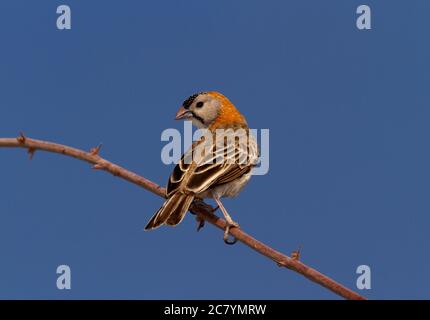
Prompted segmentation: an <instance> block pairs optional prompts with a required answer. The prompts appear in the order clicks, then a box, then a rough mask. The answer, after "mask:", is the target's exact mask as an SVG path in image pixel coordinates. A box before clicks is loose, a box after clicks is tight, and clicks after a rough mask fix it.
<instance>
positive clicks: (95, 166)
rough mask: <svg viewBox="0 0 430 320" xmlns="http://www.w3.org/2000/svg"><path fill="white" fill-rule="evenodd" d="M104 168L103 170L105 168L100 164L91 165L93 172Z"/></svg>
mask: <svg viewBox="0 0 430 320" xmlns="http://www.w3.org/2000/svg"><path fill="white" fill-rule="evenodd" d="M104 168H105V166H104V165H102V164H100V163H97V164H95V165H93V169H94V170H102V169H104Z"/></svg>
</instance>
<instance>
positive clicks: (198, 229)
mask: <svg viewBox="0 0 430 320" xmlns="http://www.w3.org/2000/svg"><path fill="white" fill-rule="evenodd" d="M196 221H197V223H198V225H197V232H199V231H200V229H201V228H203V227H204V226H205V220H204V219H202V218H200V217H199V216H197V217H196Z"/></svg>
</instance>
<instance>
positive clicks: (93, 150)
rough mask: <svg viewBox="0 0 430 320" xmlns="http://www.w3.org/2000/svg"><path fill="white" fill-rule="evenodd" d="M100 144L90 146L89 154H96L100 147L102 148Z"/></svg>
mask: <svg viewBox="0 0 430 320" xmlns="http://www.w3.org/2000/svg"><path fill="white" fill-rule="evenodd" d="M102 145H103V144H102V143H100V144H99V145H98V146H97V147H94V148H91V150H90V154H91V155H93V156H98V155H99V152H100V149H101V148H102Z"/></svg>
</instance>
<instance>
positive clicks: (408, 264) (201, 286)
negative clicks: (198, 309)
mask: <svg viewBox="0 0 430 320" xmlns="http://www.w3.org/2000/svg"><path fill="white" fill-rule="evenodd" d="M63 3H65V4H68V5H70V7H71V9H72V30H70V31H59V30H57V29H56V19H57V14H56V8H57V6H58V5H60V4H63ZM362 3H363V2H362V1H344V0H336V1H335V0H333V1H316V0H315V1H303V0H300V1H298V0H297V1H266V2H264V3H263V2H261V1H250V0H246V1H245V0H242V1H228V0H218V1H197V0H194V1H173V0H172V1H72V0H67V1H30V0H28V1H12V0H7V1H1V2H0V39H1V47H0V88H1V93H0V111H1V116H0V136H1V137H14V136H16V135H17V134H18V132H19V131H20V130H22V131H24V132H25V133H26V134H27V135H29V136H31V137H34V138H39V139H46V140H52V141H56V142H59V143H64V144H68V145H71V146H75V147H78V148H82V149H87V150H88V149H90V148H91V147H93V146H95V145H97V144H98V143H99V142H103V149H102V156H104V157H106V158H107V159H110V160H112V161H114V162H116V163H118V164H120V165H123V166H125V167H127V168H129V169H131V170H134V171H136V172H137V173H140V174H142V175H144V176H146V177H148V178H150V179H152V180H154V181H156V182H158V183H161V184H163V185H164V184H165V182H166V181H167V178H168V176H169V174H170V171H171V170H172V167H171V166H165V165H163V164H162V162H161V160H160V152H161V148H162V147H163V145H164V143H162V142H161V141H160V135H161V132H162V131H163V130H164V129H166V128H169V127H174V128H178V129H180V128H182V123H179V122H175V121H173V117H174V114H175V113H176V111H177V108H178V107H179V105H180V103H181V102H182V101H183V100H184V99H185V98H186V97H187V96H189V95H190V94H192V93H195V92H198V91H202V90H218V91H220V92H222V93H224V94H225V95H227V96H228V97H229V98H230V99H231V100H232V101H233V102H234V103H235V104H236V105H237V107H238V108H239V109H240V110H241V111H242V112H243V113H244V114H245V115H246V117H247V119H248V122H249V124H250V126H251V127H253V128H269V129H270V134H271V136H270V147H271V148H270V160H271V162H270V172H269V174H268V175H266V176H259V177H254V178H253V179H252V181H251V183H250V184H249V185H248V187H247V188H246V190H245V191H244V192H243V193H242V194H241V195H240V197H238V198H236V199H232V200H226V201H225V205H226V206H227V207H228V209H229V210H230V212H231V213H232V215H233V216H234V217H235V219H236V220H237V221H238V222H239V223H240V224H241V226H242V227H243V228H244V230H246V231H247V232H249V233H250V234H252V235H253V236H255V237H256V238H258V239H260V240H262V241H264V242H265V243H267V244H269V245H271V246H273V247H274V248H276V249H278V250H280V251H283V252H285V253H290V252H291V251H293V250H295V249H296V248H297V247H298V246H299V245H303V251H302V260H303V261H304V262H305V263H307V264H309V265H310V266H313V267H315V268H317V269H318V270H320V271H321V272H323V273H325V274H327V275H329V276H331V277H333V278H335V279H336V280H338V281H340V282H341V283H343V284H345V285H347V286H348V287H351V288H353V289H355V281H356V277H357V275H356V274H355V270H356V268H357V266H358V265H361V264H366V265H369V266H370V267H371V270H372V289H371V290H367V291H365V292H361V293H362V294H364V295H366V296H367V297H369V298H381V299H388V298H419V299H423V298H430V276H429V270H430V256H429V250H428V246H429V240H430V235H429V225H430V215H429V210H430V202H429V192H430V184H429V181H430V169H429V163H430V149H429V147H428V145H429V143H428V141H429V134H430V128H429V125H428V123H429V117H430V105H429V102H430V94H429V71H430V62H429V54H430V45H429V40H428V39H429V19H428V14H429V12H430V3H429V2H428V1H409V2H405V1H387V0H385V1H370V0H368V1H366V2H365V3H366V4H369V5H370V6H371V8H372V13H373V14H372V27H373V30H371V31H358V30H357V28H356V26H355V20H356V17H357V15H356V13H355V11H356V8H357V6H358V5H359V4H362ZM0 195H1V196H0V252H1V257H2V258H1V262H0V298H14V299H15V298H39V299H40V298H53V299H75V298H101V299H103V298H132V299H154V298H155V299H188V298H192V299H208V298H210V299H212V298H215V299H220V298H223V299H230V298H236V299H242V298H243V299H248V298H252V299H260V298H262V299H301V298H306V299H332V298H337V297H336V296H335V295H333V294H332V293H330V292H329V291H327V290H325V289H323V288H321V287H319V286H317V285H315V284H313V283H311V282H310V281H308V280H306V279H304V278H303V277H301V276H299V275H297V274H296V273H294V272H291V271H288V270H285V269H281V268H278V267H277V266H276V265H275V264H274V263H273V262H271V261H269V260H267V259H265V258H263V257H262V256H260V255H258V254H257V253H255V252H254V251H252V250H250V249H248V248H247V247H245V246H244V245H242V244H237V245H235V246H226V245H225V244H224V243H223V241H222V233H221V232H220V231H219V230H216V229H215V228H213V227H212V226H210V225H208V226H207V227H206V228H205V229H204V230H203V231H202V232H200V233H197V232H195V227H196V225H195V221H194V217H193V216H191V215H189V216H187V217H186V219H185V220H184V221H183V223H182V224H181V225H180V226H178V227H177V228H169V227H164V228H160V229H158V230H156V231H153V232H144V231H142V229H143V227H144V225H145V224H146V222H147V220H148V219H149V218H150V217H151V216H152V214H153V213H154V212H155V211H156V210H157V209H158V208H159V206H161V204H162V199H160V198H158V197H156V196H154V195H152V194H150V193H148V192H146V191H145V190H143V189H140V188H138V187H136V186H134V185H132V184H130V183H127V182H125V181H122V180H120V179H117V178H114V177H112V176H111V175H109V174H106V173H103V172H95V171H93V170H91V169H90V166H89V165H88V164H86V163H83V162H79V161H77V160H74V159H70V158H65V157H61V156H59V155H53V154H47V153H42V152H38V153H36V154H35V157H34V159H33V161H29V160H28V157H27V155H26V154H25V151H24V150H12V149H0ZM60 264H67V265H69V266H70V267H71V269H72V289H71V290H69V291H67V290H64V291H60V290H58V289H57V288H56V278H57V275H56V268H57V266H58V265H60Z"/></svg>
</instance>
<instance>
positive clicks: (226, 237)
mask: <svg viewBox="0 0 430 320" xmlns="http://www.w3.org/2000/svg"><path fill="white" fill-rule="evenodd" d="M232 227H233V228H239V227H240V226H239V224H238V223H237V222H234V221H233V222H227V224H226V226H225V229H224V237H223V238H224V242H225V243H226V244H228V245H233V244H235V243H236V242H237V239H236V238H235V237H233V240H230V239H229V235H230V229H231V228H232Z"/></svg>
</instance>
